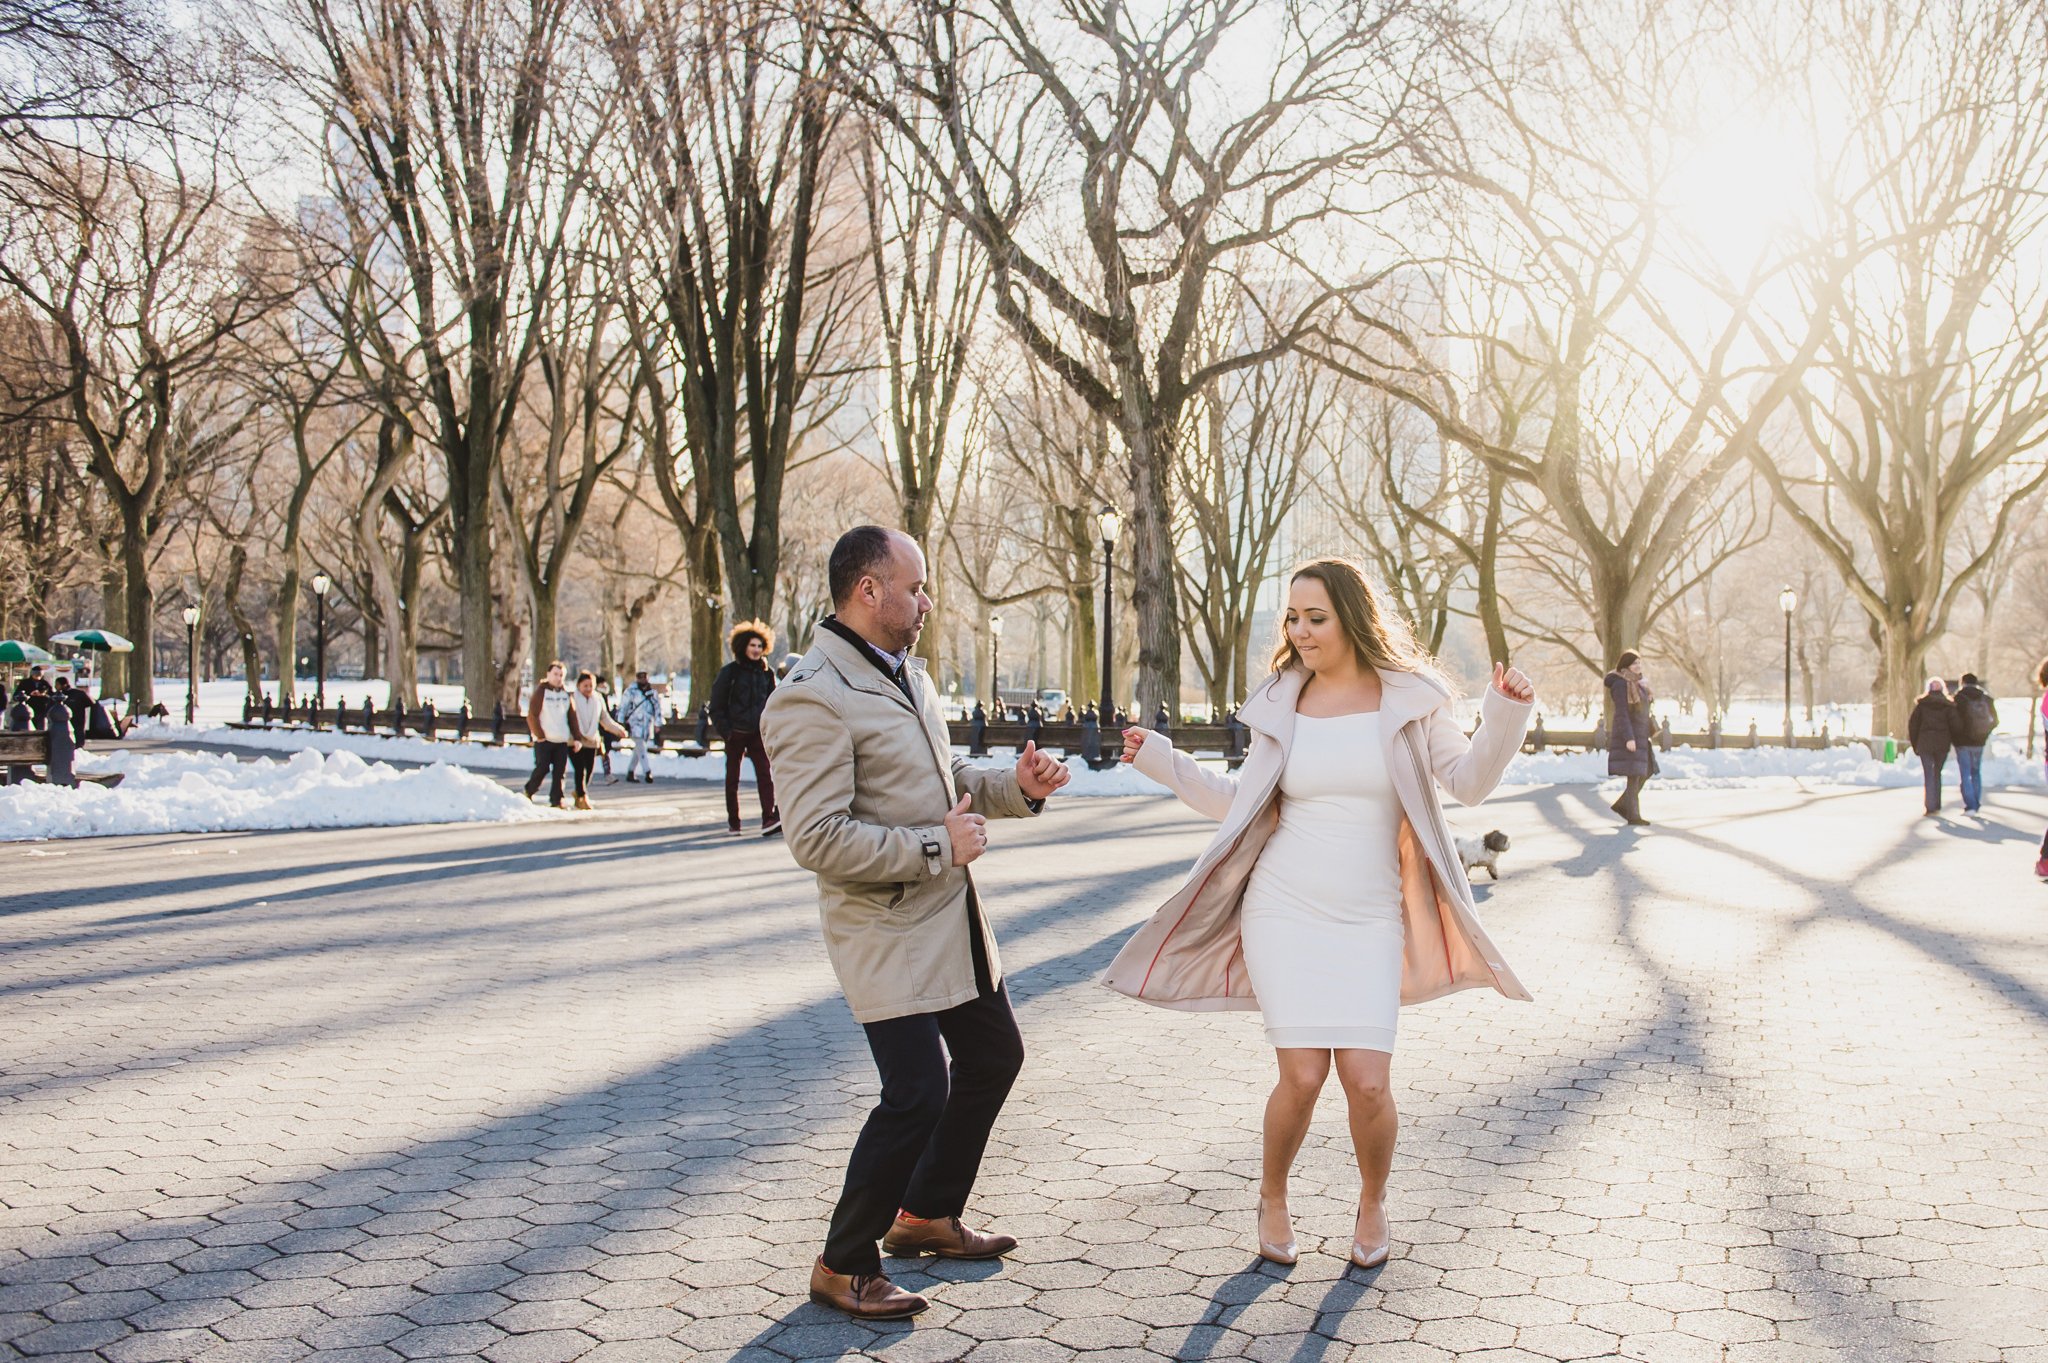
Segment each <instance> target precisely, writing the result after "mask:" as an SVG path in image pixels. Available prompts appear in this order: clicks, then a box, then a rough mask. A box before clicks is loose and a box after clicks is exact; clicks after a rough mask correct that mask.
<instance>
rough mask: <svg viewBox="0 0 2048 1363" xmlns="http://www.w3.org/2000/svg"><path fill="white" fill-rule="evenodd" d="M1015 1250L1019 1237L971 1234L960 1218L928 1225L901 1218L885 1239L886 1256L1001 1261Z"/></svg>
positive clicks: (941, 1219)
mask: <svg viewBox="0 0 2048 1363" xmlns="http://www.w3.org/2000/svg"><path fill="white" fill-rule="evenodd" d="M1015 1248H1017V1237H1016V1236H1014V1235H990V1234H988V1233H987V1232H986V1231H978V1230H969V1229H967V1227H965V1226H963V1225H961V1224H960V1218H959V1217H957V1216H935V1217H933V1218H932V1219H931V1220H929V1221H910V1220H906V1219H905V1218H903V1217H901V1216H899V1217H897V1218H896V1224H895V1225H893V1226H891V1227H889V1233H888V1234H887V1235H885V1236H883V1237H882V1253H884V1254H902V1255H910V1256H916V1255H919V1254H936V1255H938V1256H939V1257H940V1258H941V1259H1000V1258H1001V1257H1002V1256H1003V1255H1005V1254H1008V1253H1009V1252H1010V1251H1011V1250H1013V1249H1015Z"/></svg>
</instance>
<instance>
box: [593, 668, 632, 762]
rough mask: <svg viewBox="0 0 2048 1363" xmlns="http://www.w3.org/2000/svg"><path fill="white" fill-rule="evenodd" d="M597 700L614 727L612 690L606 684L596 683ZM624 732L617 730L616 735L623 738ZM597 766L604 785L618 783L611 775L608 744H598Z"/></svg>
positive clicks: (600, 736)
mask: <svg viewBox="0 0 2048 1363" xmlns="http://www.w3.org/2000/svg"><path fill="white" fill-rule="evenodd" d="M597 698H598V700H599V701H600V702H602V703H603V705H604V712H605V714H606V715H607V716H610V717H611V719H612V723H613V724H614V725H617V724H618V718H617V715H616V713H615V710H614V707H613V705H612V688H611V686H610V685H609V684H608V683H605V682H598V683H597ZM606 732H607V733H609V732H611V731H610V730H607V731H606ZM625 732H626V731H625V729H624V728H620V729H619V730H618V733H619V734H620V736H622V737H623V736H624V734H625ZM598 737H599V739H600V740H602V739H603V737H604V736H603V735H602V734H600V735H599V736H598ZM597 765H598V768H599V769H600V770H601V771H603V772H604V783H605V784H606V785H608V786H615V785H617V784H618V783H619V778H618V777H616V776H614V775H612V745H611V744H610V743H607V742H603V741H600V742H599V743H598V745H597Z"/></svg>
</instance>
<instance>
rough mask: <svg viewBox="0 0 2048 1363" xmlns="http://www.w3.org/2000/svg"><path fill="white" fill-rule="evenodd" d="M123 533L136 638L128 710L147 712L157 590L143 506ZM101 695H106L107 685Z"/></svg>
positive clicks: (152, 685) (152, 689)
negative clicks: (151, 579)
mask: <svg viewBox="0 0 2048 1363" xmlns="http://www.w3.org/2000/svg"><path fill="white" fill-rule="evenodd" d="M123 520H124V522H128V523H127V524H125V525H124V526H123V533H122V536H121V559H122V563H121V570H122V575H123V576H124V577H126V578H127V579H128V581H127V588H128V597H127V603H126V604H127V615H128V619H127V625H128V628H127V629H126V630H125V631H124V633H126V634H127V636H128V638H129V639H131V640H133V641H134V644H135V651H134V652H133V653H130V654H129V655H128V713H129V714H131V715H146V714H148V713H149V711H150V707H152V706H154V705H155V704H156V626H155V615H156V592H155V591H154V590H152V589H151V587H150V585H149V535H148V533H147V532H146V531H145V530H144V529H143V526H142V518H141V514H140V508H138V509H137V511H136V513H135V514H134V515H132V516H128V515H124V516H123ZM102 694H105V689H104V687H103V688H102Z"/></svg>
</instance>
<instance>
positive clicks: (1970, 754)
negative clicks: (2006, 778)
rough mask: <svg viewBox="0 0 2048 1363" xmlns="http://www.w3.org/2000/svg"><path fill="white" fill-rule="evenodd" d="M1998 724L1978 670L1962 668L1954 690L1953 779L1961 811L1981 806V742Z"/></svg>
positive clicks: (1996, 714) (1985, 741) (1982, 759)
mask: <svg viewBox="0 0 2048 1363" xmlns="http://www.w3.org/2000/svg"><path fill="white" fill-rule="evenodd" d="M1997 728H1998V707H1997V706H1996V705H1994V704H1992V703H1991V694H1990V693H1989V692H1988V691H1986V690H1985V689H1984V688H1983V686H1982V685H1981V684H1979V683H1978V681H1977V674H1976V673H1974V672H1965V673H1964V674H1963V684H1962V686H1961V687H1959V688H1957V690H1956V717H1955V740H1956V781H1957V783H1958V784H1960V785H1961V786H1962V788H1963V811H1964V812H1965V813H1967V814H1975V813H1976V812H1977V811H1978V810H1980V809H1982V808H1983V807H1984V745H1985V744H1986V743H1989V742H1990V741H1991V735H1992V733H1993V732H1995V731H1996V730H1997Z"/></svg>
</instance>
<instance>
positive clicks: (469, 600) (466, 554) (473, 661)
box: [449, 459, 516, 714]
mask: <svg viewBox="0 0 2048 1363" xmlns="http://www.w3.org/2000/svg"><path fill="white" fill-rule="evenodd" d="M470 462H471V463H472V465H481V466H480V467H473V468H472V470H471V472H470V476H469V477H468V478H467V479H466V480H465V482H466V483H467V486H465V487H463V488H462V489H461V490H460V495H461V498H462V504H461V505H459V506H457V507H456V508H455V512H456V515H455V543H456V545H457V546H458V547H457V549H456V555H455V556H456V579H457V585H458V588H459V590H460V591H461V594H462V685H463V689H464V690H465V691H466V692H467V693H468V696H469V704H470V708H471V709H472V710H473V711H475V712H477V713H480V714H487V713H489V712H490V708H491V706H492V705H493V704H494V703H495V702H496V701H497V700H498V699H499V694H500V690H501V686H502V679H501V678H500V677H499V676H498V663H497V653H496V649H495V647H494V645H495V644H496V642H497V641H496V637H495V634H496V629H497V618H496V610H495V604H496V599H495V597H494V596H493V591H494V584H493V582H492V573H491V567H492V564H491V557H492V555H491V473H490V461H489V460H488V459H483V460H475V459H473V460H471V461H470ZM449 495H450V497H451V499H452V498H454V497H455V496H456V495H457V493H456V490H455V489H453V488H451V489H450V490H449ZM515 680H516V679H515Z"/></svg>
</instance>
